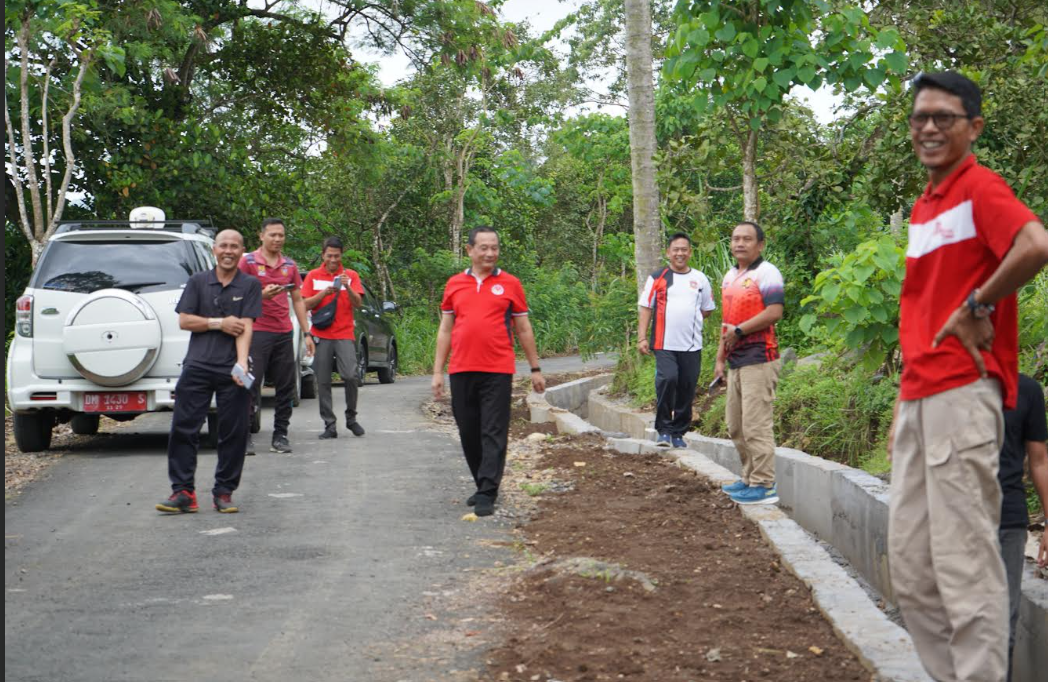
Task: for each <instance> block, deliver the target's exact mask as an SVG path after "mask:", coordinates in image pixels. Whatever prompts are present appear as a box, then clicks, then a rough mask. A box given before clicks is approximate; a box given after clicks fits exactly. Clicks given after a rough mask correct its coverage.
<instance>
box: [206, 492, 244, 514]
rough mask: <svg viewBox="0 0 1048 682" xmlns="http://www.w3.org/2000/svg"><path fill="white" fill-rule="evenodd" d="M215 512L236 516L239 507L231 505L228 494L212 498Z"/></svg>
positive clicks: (231, 499)
mask: <svg viewBox="0 0 1048 682" xmlns="http://www.w3.org/2000/svg"><path fill="white" fill-rule="evenodd" d="M213 499H214V502H215V511H217V512H219V513H221V514H236V513H237V512H238V511H240V507H238V506H236V505H235V504H233V496H232V495H230V494H229V493H223V494H221V495H215V496H214V498H213Z"/></svg>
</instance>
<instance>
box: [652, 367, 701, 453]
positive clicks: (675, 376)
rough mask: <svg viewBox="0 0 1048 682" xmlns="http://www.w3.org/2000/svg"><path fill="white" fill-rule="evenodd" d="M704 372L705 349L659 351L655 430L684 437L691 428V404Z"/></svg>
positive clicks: (656, 371)
mask: <svg viewBox="0 0 1048 682" xmlns="http://www.w3.org/2000/svg"><path fill="white" fill-rule="evenodd" d="M700 369H702V351H701V350H657V351H655V399H656V401H657V407H656V408H655V430H656V431H658V432H659V433H660V434H668V435H670V436H683V435H684V434H685V433H687V432H688V429H690V428H691V403H692V401H693V400H695V384H697V383H698V381H699V370H700Z"/></svg>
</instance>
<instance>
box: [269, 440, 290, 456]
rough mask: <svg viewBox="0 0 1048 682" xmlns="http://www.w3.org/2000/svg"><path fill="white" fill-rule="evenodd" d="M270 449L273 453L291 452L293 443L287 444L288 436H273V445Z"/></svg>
mask: <svg viewBox="0 0 1048 682" xmlns="http://www.w3.org/2000/svg"><path fill="white" fill-rule="evenodd" d="M269 449H270V450H272V451H273V452H284V453H287V452H291V443H288V442H287V436H273V443H272V445H270V446H269Z"/></svg>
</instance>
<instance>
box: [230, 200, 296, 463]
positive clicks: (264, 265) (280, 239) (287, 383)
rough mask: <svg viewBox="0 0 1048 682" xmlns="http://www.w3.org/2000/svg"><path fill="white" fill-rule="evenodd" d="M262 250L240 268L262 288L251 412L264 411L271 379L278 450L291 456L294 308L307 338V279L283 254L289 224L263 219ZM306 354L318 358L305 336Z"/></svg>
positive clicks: (247, 256)
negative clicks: (266, 384) (264, 384)
mask: <svg viewBox="0 0 1048 682" xmlns="http://www.w3.org/2000/svg"><path fill="white" fill-rule="evenodd" d="M259 236H260V237H261V239H262V247H261V248H259V250H258V251H252V252H251V253H246V254H244V257H243V258H241V259H240V270H241V271H243V272H244V273H245V274H248V275H251V276H253V277H257V278H258V280H259V282H260V283H261V284H262V317H260V318H258V319H257V320H255V328H254V332H255V333H254V335H253V336H252V337H251V364H252V369H253V370H254V373H255V384H254V386H253V387H252V391H251V414H254V413H255V411H256V410H260V409H262V382H263V381H264V380H265V377H266V376H267V375H268V376H269V377H270V378H271V379H272V380H273V385H274V387H275V388H276V414H275V416H274V418H273V441H272V447H271V450H272V451H273V452H291V444H290V443H289V442H288V439H287V433H288V426H290V424H291V408H292V401H293V400H294V394H295V373H296V372H298V367H297V364H298V358H296V357H295V344H294V339H292V337H291V334H292V331H293V329H294V327H293V326H292V324H291V311H290V309H289V308H290V306H289V303H288V294H289V293H290V294H291V302H290V303H291V305H294V308H295V317H297V318H298V324H299V329H300V330H301V333H302V334H306V330H307V329H309V326H308V321H307V320H306V305H305V303H304V302H303V300H302V292H301V291H300V289H301V288H302V277H301V276H300V275H299V273H298V266H297V265H295V261H293V260H291V259H290V258H288V257H287V256H285V255H284V239H285V234H284V221H283V220H281V219H279V218H266V219H265V220H263V221H262V231H261V233H260V235H259ZM304 340H305V344H306V355H313V339H312V338H310V336H309V335H308V334H306V335H305V339H304ZM247 454H249V455H253V454H255V448H254V443H253V442H252V441H250V440H249V441H248V452H247Z"/></svg>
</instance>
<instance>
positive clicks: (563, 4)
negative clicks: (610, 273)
mask: <svg viewBox="0 0 1048 682" xmlns="http://www.w3.org/2000/svg"><path fill="white" fill-rule="evenodd" d="M580 4H582V0H507V1H506V3H505V4H504V5H502V7H501V10H500V16H501V18H502V19H503V20H504V21H511V22H514V23H519V22H523V21H526V22H528V23H529V24H530V25H531V28H532V29H533V30H532V35H539V34H541V33H543V32H544V31H548V30H549V29H551V28H553V25H554V24H555V23H557V21H559V20H560V19H562V18H564V17H565V16H567V15H568V14H569V13H570V12H571V11H572V10H574V9H575V8H576V7H578V6H579V5H580ZM553 47H554V49H557V46H556V45H555V46H553ZM560 50H561V51H562V52H563V51H565V50H566V48H565V47H564V46H563V45H561V46H560ZM356 53H357V55H358V57H359V58H361V59H362V61H365V62H374V63H377V64H378V65H379V72H378V76H379V79H380V80H381V81H382V83H383V84H384V85H393V84H394V83H396V82H397V81H400V80H402V79H404V78H407V77H408V76H410V75H411V65H410V62H409V61H408V59H407V58H406V57H405V56H404V55H403V54H401V53H399V52H398V53H396V54H393V55H388V56H384V55H379V54H377V53H370V52H367V51H364V50H361V49H360V48H357V49H356ZM591 87H593V88H594V89H600V86H599V84H591ZM791 94H793V95H794V96H795V97H799V98H800V99H802V100H807V102H808V106H810V107H811V108H812V110H813V111H814V112H815V116H816V118H817V119H818V120H819V121H820V122H822V123H829V122H830V121H832V120H833V119H834V113H833V108H834V107H835V106H836V105H837V104H839V102H840V99H839V98H837V97H834V95H833V93H832V92H831V91H830V89H829V88H827V87H825V86H824V87H822V88H820V89H819V90H818V91H817V92H812V90H811V89H809V88H807V87H804V86H795V87H794V88H793V90H792V91H791ZM606 112H607V113H609V114H612V115H616V116H621V115H623V111H622V109H621V108H618V107H610V108H607V109H606Z"/></svg>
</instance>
